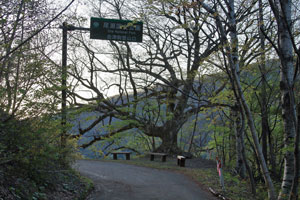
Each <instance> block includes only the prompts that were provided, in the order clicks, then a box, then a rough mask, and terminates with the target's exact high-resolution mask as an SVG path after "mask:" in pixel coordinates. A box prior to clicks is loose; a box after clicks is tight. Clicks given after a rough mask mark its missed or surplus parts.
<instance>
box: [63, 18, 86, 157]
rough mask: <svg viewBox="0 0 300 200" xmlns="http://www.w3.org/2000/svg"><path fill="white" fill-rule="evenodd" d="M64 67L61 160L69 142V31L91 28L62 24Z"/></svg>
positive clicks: (64, 155)
mask: <svg viewBox="0 0 300 200" xmlns="http://www.w3.org/2000/svg"><path fill="white" fill-rule="evenodd" d="M60 28H61V29H62V68H61V126H62V133H61V137H60V142H61V143H60V145H61V160H62V161H64V160H65V157H66V152H65V148H66V144H67V129H66V124H67V76H68V75H67V51H68V31H73V30H84V31H90V29H89V28H83V27H75V26H73V25H68V24H67V22H64V23H63V25H62V26H60Z"/></svg>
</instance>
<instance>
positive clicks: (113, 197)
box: [75, 160, 214, 200]
mask: <svg viewBox="0 0 300 200" xmlns="http://www.w3.org/2000/svg"><path fill="white" fill-rule="evenodd" d="M75 169H77V170H79V171H80V173H81V174H83V175H85V176H87V177H89V178H90V179H92V180H93V181H94V185H95V191H94V192H93V194H91V195H90V197H89V198H88V199H89V200H98V199H99V200H212V199H214V198H213V197H212V196H211V195H210V194H209V193H207V192H205V191H203V190H202V189H201V188H200V187H199V186H198V185H197V184H196V183H195V182H193V181H191V180H190V179H188V178H187V177H185V176H184V175H182V174H177V173H173V172H169V171H164V170H157V169H151V168H145V167H139V166H133V165H126V164H121V163H116V162H101V161H91V160H78V161H77V162H76V164H75Z"/></svg>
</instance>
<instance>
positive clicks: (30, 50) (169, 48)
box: [0, 0, 300, 200]
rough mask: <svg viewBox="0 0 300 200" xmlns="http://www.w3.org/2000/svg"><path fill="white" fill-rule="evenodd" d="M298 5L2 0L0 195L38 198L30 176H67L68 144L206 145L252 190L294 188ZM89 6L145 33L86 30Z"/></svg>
mask: <svg viewBox="0 0 300 200" xmlns="http://www.w3.org/2000/svg"><path fill="white" fill-rule="evenodd" d="M299 8H300V2H299V1H296V0H294V1H293V0H212V1H205V0H99V1H89V0H87V1H84V0H78V1H75V0H70V1H62V2H56V1H53V2H52V1H50V0H19V1H18V0H2V1H1V2H0V16H1V18H0V29H1V32H0V35H1V37H0V198H1V195H4V197H5V195H7V194H8V193H10V194H12V196H14V197H16V196H19V197H20V198H19V199H22V198H25V196H26V197H28V196H30V197H31V199H47V197H44V196H43V195H45V193H46V192H43V191H44V189H40V188H41V187H43V188H48V187H51V185H52V182H53V179H54V178H53V176H52V174H51V173H52V172H53V170H54V169H55V170H56V169H59V171H60V175H57V176H67V177H73V175H72V174H73V173H76V172H71V174H64V173H65V170H70V171H72V170H71V169H70V168H71V166H72V163H73V162H74V161H75V160H76V159H78V157H80V156H81V155H79V154H80V152H84V151H85V150H90V151H93V152H95V155H96V156H100V157H102V158H103V157H104V158H105V157H107V156H109V154H110V153H111V152H112V151H115V150H130V151H132V152H134V153H136V154H137V155H140V154H144V153H145V152H149V151H153V152H164V153H168V154H170V155H178V154H182V153H189V154H191V155H193V156H195V157H197V156H199V157H201V156H202V157H203V156H204V155H207V152H209V153H210V154H212V155H214V157H218V158H220V159H221V161H222V164H223V166H225V168H226V169H228V170H230V171H232V172H233V174H234V176H236V177H238V178H240V179H242V180H246V181H247V182H248V183H249V185H250V187H251V193H252V195H254V196H255V195H256V193H257V185H262V187H263V188H264V191H265V192H266V195H265V197H266V198H267V199H271V200H275V199H280V200H283V199H289V200H294V199H295V200H296V199H298V198H299V172H300V169H299V168H300V161H299V159H300V156H299V143H300V139H299V135H300V127H299V126H300V122H299V121H300V102H299V95H300V89H299V88H300V85H299V66H300V60H299V59H300V57H299V56H300V43H299V42H300V10H299ZM90 17H97V18H106V19H118V20H133V22H142V23H143V29H142V30H143V40H142V42H132V41H131V42H127V41H120V40H114V39H111V40H94V39H91V38H90V34H89V30H90V29H89V26H90ZM128 26H129V27H130V26H133V27H134V26H135V25H134V23H133V24H129V25H128ZM63 31H65V32H64V33H65V34H66V36H67V37H65V39H66V41H67V42H65V43H64V40H63ZM64 45H65V46H64ZM64 48H65V50H67V51H65V52H64V51H62V49H64ZM212 159H215V158H212ZM49 171H51V173H48V172H49ZM15 174H18V175H15ZM18 176H22V178H21V179H20V180H19V179H18V178H16V177H18ZM8 177H9V178H8ZM77 178H78V177H77ZM57 180H60V178H57ZM62 181H63V180H62ZM7 182H9V183H10V185H11V186H10V187H9V188H10V189H7V188H8V187H6V186H5V184H6V183H7ZM20 182H21V183H20ZM45 182H47V185H44V183H45ZM22 183H26V184H29V183H30V184H32V186H31V188H32V189H29V191H26V192H24V191H25V188H24V186H22ZM33 183H34V184H33ZM22 187H23V188H22ZM11 188H13V189H11ZM37 188H38V189H37ZM2 191H6V192H2ZM36 191H39V192H36ZM45 191H46V189H45ZM7 199H9V198H7ZM12 199H13V198H12ZM16 199H18V198H16Z"/></svg>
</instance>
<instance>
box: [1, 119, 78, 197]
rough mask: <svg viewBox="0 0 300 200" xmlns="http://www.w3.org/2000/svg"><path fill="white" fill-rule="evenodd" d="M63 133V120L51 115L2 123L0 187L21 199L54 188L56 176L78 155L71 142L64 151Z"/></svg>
mask: <svg viewBox="0 0 300 200" xmlns="http://www.w3.org/2000/svg"><path fill="white" fill-rule="evenodd" d="M60 133H61V129H60V121H58V120H53V118H52V117H48V116H44V117H42V118H38V119H26V120H17V119H10V120H5V121H3V120H2V121H0V186H1V185H3V184H4V183H5V184H6V185H7V184H8V188H13V189H12V190H10V192H11V193H13V194H14V195H16V196H20V197H24V196H26V197H28V196H32V195H34V193H35V196H36V194H39V193H38V191H40V190H41V189H40V188H43V187H44V186H46V187H51V184H53V180H52V177H53V173H55V172H57V171H60V170H62V169H65V168H68V166H69V164H70V162H71V161H72V160H73V159H72V158H73V156H72V155H73V154H74V152H75V151H74V149H75V148H74V145H73V143H72V142H70V141H69V142H68V144H67V145H66V147H65V148H64V149H62V148H61V145H60ZM63 153H64V155H66V157H62V156H61V155H62V154H63ZM1 172H2V173H1ZM1 180H2V181H1ZM25 183H26V185H27V186H28V185H30V186H28V187H24V186H22V185H24V184H25ZM0 196H1V195H0Z"/></svg>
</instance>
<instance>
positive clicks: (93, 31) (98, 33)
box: [90, 17, 143, 42]
mask: <svg viewBox="0 0 300 200" xmlns="http://www.w3.org/2000/svg"><path fill="white" fill-rule="evenodd" d="M90 38H91V39H100V40H116V41H127V42H142V41H143V22H140V21H139V22H137V21H130V20H117V19H104V18H95V17H91V27H90Z"/></svg>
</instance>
